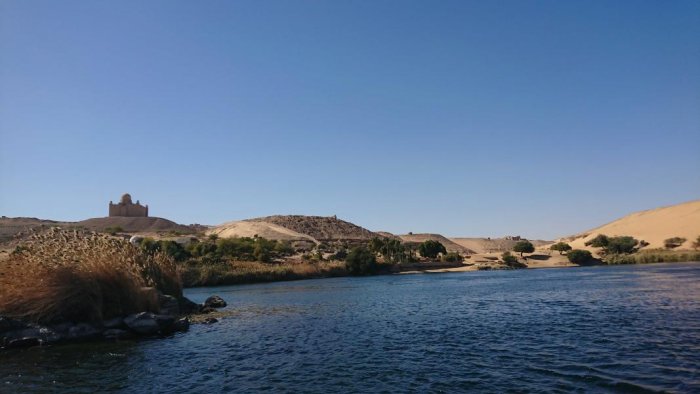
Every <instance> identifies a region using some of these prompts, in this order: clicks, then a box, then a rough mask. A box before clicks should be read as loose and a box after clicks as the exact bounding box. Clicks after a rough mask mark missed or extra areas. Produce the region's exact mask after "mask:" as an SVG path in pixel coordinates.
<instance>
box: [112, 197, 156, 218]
mask: <svg viewBox="0 0 700 394" xmlns="http://www.w3.org/2000/svg"><path fill="white" fill-rule="evenodd" d="M109 216H126V217H148V205H141V203H140V202H139V201H136V204H134V203H133V201H132V200H131V194H129V193H124V195H122V198H121V199H120V200H119V203H117V204H113V203H112V202H111V201H110V202H109Z"/></svg>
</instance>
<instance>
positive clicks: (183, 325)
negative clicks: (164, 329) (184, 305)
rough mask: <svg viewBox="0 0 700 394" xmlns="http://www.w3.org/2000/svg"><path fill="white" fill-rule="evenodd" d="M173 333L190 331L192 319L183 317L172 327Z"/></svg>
mask: <svg viewBox="0 0 700 394" xmlns="http://www.w3.org/2000/svg"><path fill="white" fill-rule="evenodd" d="M172 329H173V331H178V332H185V331H187V330H189V329H190V319H189V318H188V317H181V318H179V319H177V320H175V323H173V326H172Z"/></svg>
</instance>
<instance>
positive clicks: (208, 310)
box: [199, 306, 216, 313]
mask: <svg viewBox="0 0 700 394" xmlns="http://www.w3.org/2000/svg"><path fill="white" fill-rule="evenodd" d="M212 312H216V309H214V308H212V307H210V306H202V308H201V309H200V310H199V313H212Z"/></svg>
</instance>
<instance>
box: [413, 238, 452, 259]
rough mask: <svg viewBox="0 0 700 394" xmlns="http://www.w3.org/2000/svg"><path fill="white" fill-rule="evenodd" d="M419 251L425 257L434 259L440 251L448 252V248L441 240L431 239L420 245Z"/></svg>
mask: <svg viewBox="0 0 700 394" xmlns="http://www.w3.org/2000/svg"><path fill="white" fill-rule="evenodd" d="M418 253H420V255H421V256H423V257H426V258H430V259H434V258H436V257H437V256H438V254H440V253H442V254H446V253H447V249H445V245H443V244H441V243H440V242H438V241H435V240H432V239H429V240H427V241H424V242H423V243H421V244H420V245H419V246H418Z"/></svg>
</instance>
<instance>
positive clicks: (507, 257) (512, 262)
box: [501, 252, 527, 268]
mask: <svg viewBox="0 0 700 394" xmlns="http://www.w3.org/2000/svg"><path fill="white" fill-rule="evenodd" d="M501 259H502V260H503V262H504V263H505V265H507V266H508V267H510V268H527V264H525V263H521V262H520V261H518V258H517V257H515V256H513V255H512V254H511V253H510V252H503V254H502V255H501Z"/></svg>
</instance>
